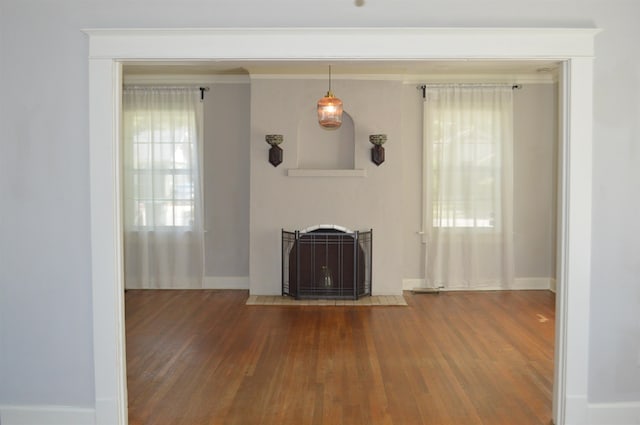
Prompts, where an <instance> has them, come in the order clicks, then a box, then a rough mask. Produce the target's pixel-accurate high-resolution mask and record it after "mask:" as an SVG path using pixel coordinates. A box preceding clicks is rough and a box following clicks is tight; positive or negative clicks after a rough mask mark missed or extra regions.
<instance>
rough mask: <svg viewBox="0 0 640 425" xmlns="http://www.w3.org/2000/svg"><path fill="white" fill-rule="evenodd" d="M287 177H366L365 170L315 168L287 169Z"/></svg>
mask: <svg viewBox="0 0 640 425" xmlns="http://www.w3.org/2000/svg"><path fill="white" fill-rule="evenodd" d="M287 176H289V177H367V170H365V169H362V168H361V169H353V170H333V169H329V170H323V169H315V168H289V169H288V170H287Z"/></svg>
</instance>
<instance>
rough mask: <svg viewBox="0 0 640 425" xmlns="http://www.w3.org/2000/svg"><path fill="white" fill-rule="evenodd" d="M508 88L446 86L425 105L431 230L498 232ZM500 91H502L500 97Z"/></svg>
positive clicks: (506, 170) (506, 164) (506, 172)
mask: <svg viewBox="0 0 640 425" xmlns="http://www.w3.org/2000/svg"><path fill="white" fill-rule="evenodd" d="M510 92H511V89H510V88H509V89H507V90H503V91H497V92H496V91H494V90H487V89H481V90H477V91H476V90H474V89H466V88H446V89H442V90H438V91H437V92H436V91H431V92H430V93H429V95H430V97H429V98H428V99H427V100H426V101H425V135H426V136H427V137H426V139H427V140H428V141H429V142H428V143H427V145H425V150H426V154H427V157H426V158H425V160H426V161H427V162H428V164H426V165H427V174H426V177H425V178H426V182H425V185H428V186H429V187H428V188H427V191H428V192H429V193H428V198H429V205H427V208H429V209H430V214H431V217H430V220H429V221H430V225H432V226H433V227H434V228H486V229H499V228H500V226H501V223H502V216H503V210H504V209H503V205H504V203H505V202H510V201H509V198H510V195H507V196H506V197H505V195H506V194H508V193H509V189H508V187H509V186H510V185H511V183H510V182H509V181H508V180H509V179H510V178H511V177H510V175H511V172H510V167H511V160H510V159H509V155H510V151H511V142H510V140H511V135H510V133H511V131H512V130H511V129H512V123H511V119H512V118H511V117H512V111H511V100H510V99H511V93H510ZM502 93H505V95H504V96H502Z"/></svg>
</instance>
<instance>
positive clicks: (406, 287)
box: [402, 279, 425, 291]
mask: <svg viewBox="0 0 640 425" xmlns="http://www.w3.org/2000/svg"><path fill="white" fill-rule="evenodd" d="M424 286H425V283H424V279H402V290H403V291H410V290H412V289H413V288H423V287H424Z"/></svg>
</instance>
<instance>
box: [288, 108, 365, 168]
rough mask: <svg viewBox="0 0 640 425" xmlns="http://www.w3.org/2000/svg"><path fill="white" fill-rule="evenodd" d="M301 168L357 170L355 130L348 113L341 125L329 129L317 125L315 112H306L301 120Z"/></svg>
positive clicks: (343, 116)
mask: <svg viewBox="0 0 640 425" xmlns="http://www.w3.org/2000/svg"><path fill="white" fill-rule="evenodd" d="M297 143H298V168H302V169H321V170H353V169H354V168H355V128H354V123H353V118H352V117H351V115H349V113H348V112H347V111H344V112H343V114H342V125H341V126H340V127H339V128H334V129H328V128H324V127H321V126H320V124H318V119H317V116H316V113H315V109H311V110H309V111H305V113H303V114H302V115H301V117H300V119H299V120H298V128H297Z"/></svg>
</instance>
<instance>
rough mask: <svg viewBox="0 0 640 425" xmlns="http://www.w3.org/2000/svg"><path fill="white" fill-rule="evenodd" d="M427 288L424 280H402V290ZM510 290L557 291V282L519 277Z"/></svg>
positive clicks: (453, 289) (481, 289) (548, 278)
mask: <svg viewBox="0 0 640 425" xmlns="http://www.w3.org/2000/svg"><path fill="white" fill-rule="evenodd" d="M423 287H425V282H424V279H402V289H403V290H404V291H410V290H412V289H413V288H423ZM503 289H505V288H501V287H499V286H495V287H494V286H484V287H482V288H474V289H469V288H442V289H441V290H442V291H499V290H503ZM508 289H516V290H527V291H532V290H551V291H553V292H555V290H556V280H555V279H553V278H550V277H518V278H516V279H515V281H514V283H513V286H512V287H511V288H508Z"/></svg>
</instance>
